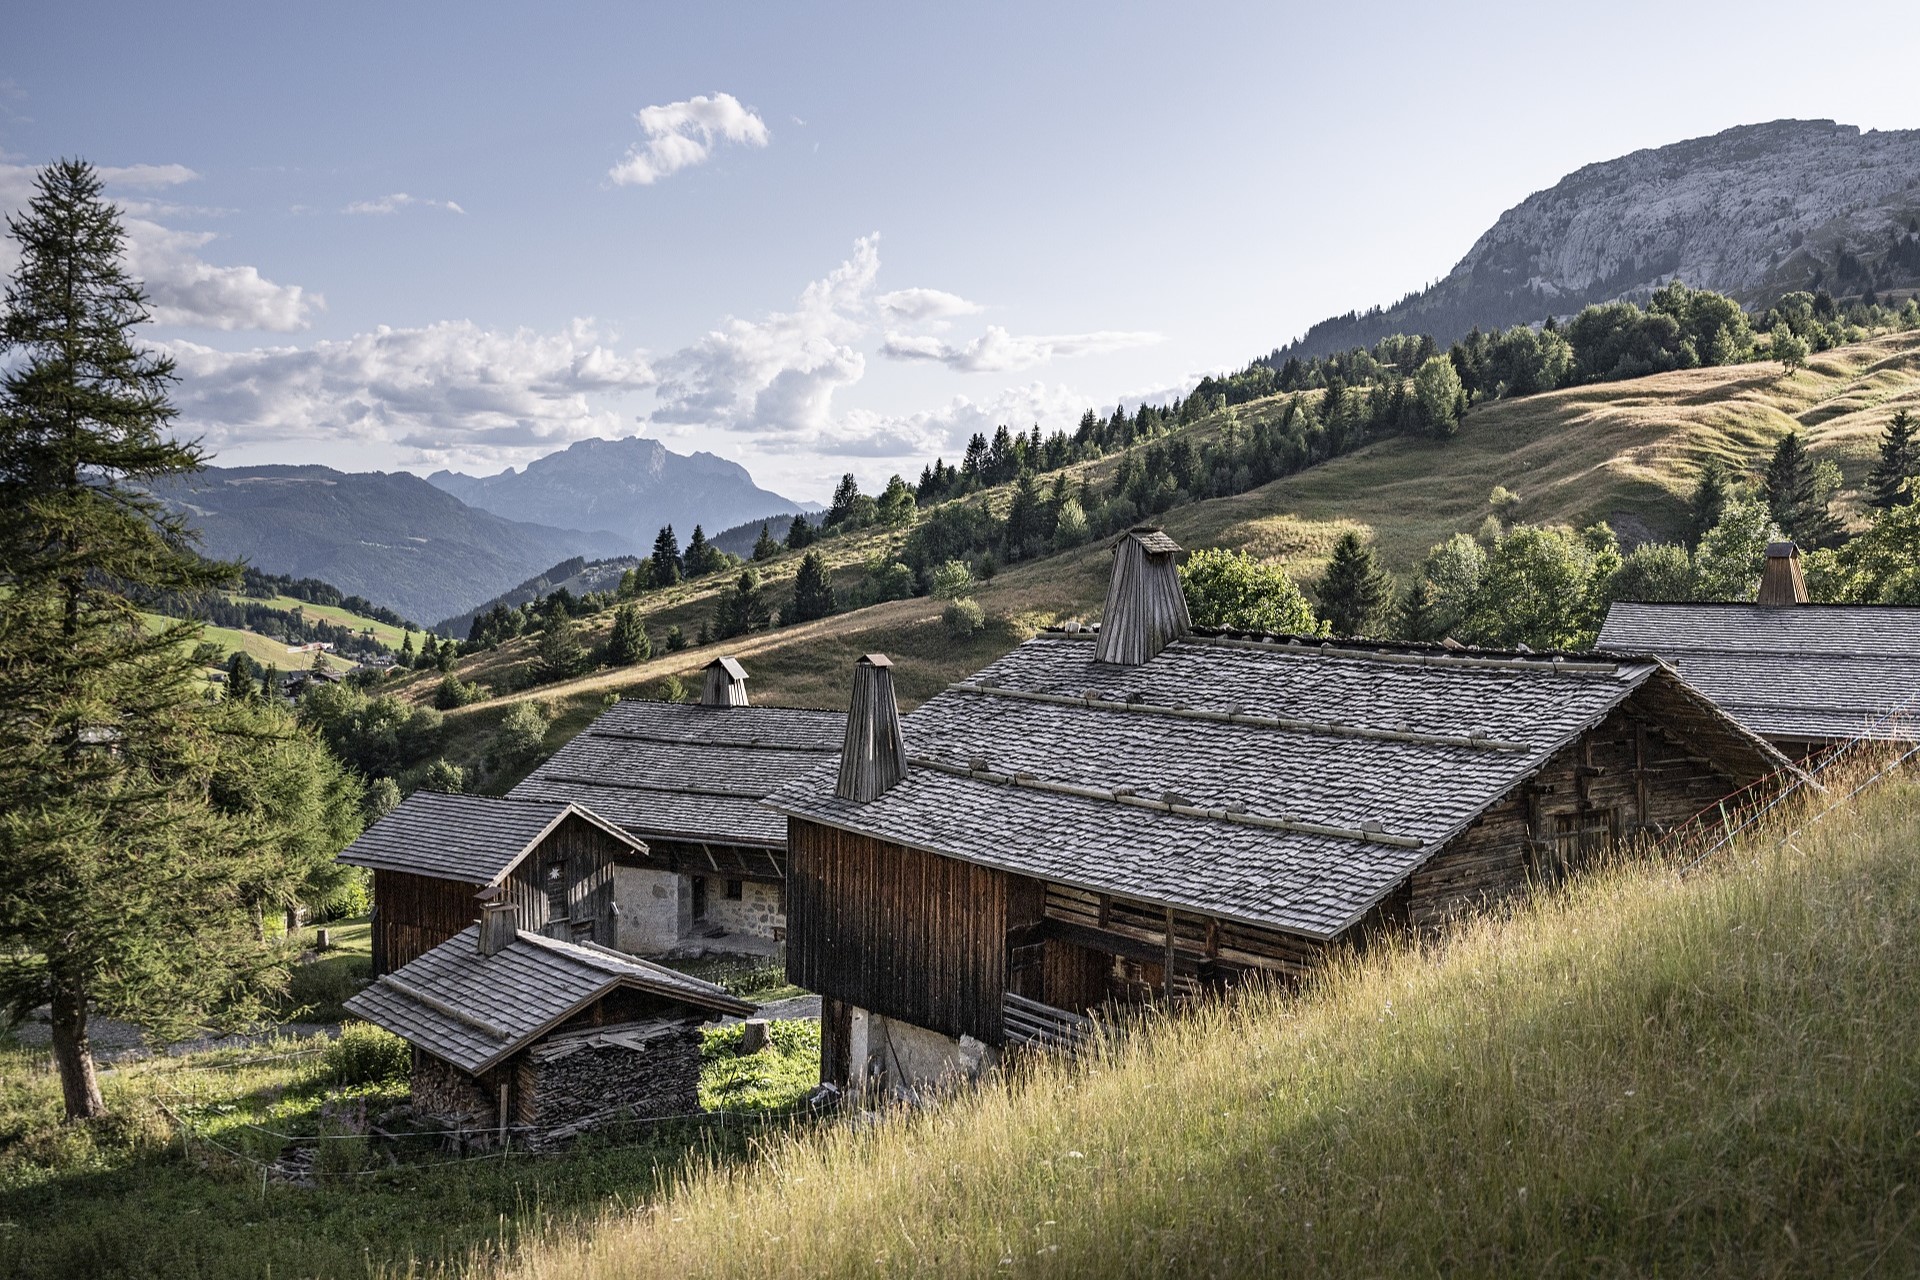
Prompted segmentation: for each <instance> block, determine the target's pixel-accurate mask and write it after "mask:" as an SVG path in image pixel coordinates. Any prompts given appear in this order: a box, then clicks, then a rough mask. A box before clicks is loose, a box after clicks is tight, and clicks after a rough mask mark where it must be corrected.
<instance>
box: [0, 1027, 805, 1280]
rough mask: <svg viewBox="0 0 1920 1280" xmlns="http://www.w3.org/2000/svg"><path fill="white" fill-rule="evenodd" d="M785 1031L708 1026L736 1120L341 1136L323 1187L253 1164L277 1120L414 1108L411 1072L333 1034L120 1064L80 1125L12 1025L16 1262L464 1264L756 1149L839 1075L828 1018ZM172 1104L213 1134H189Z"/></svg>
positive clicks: (3, 1045) (717, 1081) (93, 1273)
mask: <svg viewBox="0 0 1920 1280" xmlns="http://www.w3.org/2000/svg"><path fill="white" fill-rule="evenodd" d="M772 1030H773V1042H774V1043H773V1047H772V1048H771V1049H770V1050H766V1051H762V1052H760V1053H756V1054H751V1055H743V1054H740V1053H739V1052H738V1047H739V1039H740V1032H739V1029H738V1027H734V1028H730V1029H729V1028H716V1029H713V1030H710V1031H709V1032H708V1045H707V1051H706V1061H705V1064H704V1066H703V1069H702V1075H701V1094H702V1098H703V1101H706V1102H707V1104H708V1105H709V1106H710V1107H713V1108H723V1109H725V1110H726V1111H727V1112H728V1113H729V1119H728V1122H727V1124H726V1126H725V1127H720V1126H718V1125H716V1124H714V1123H711V1122H709V1123H707V1124H704V1125H693V1124H685V1123H682V1124H671V1125H667V1126H662V1127H657V1128H654V1129H651V1130H631V1131H627V1132H622V1133H612V1134H607V1135H599V1136H590V1137H588V1138H586V1139H583V1140H582V1141H581V1142H579V1143H578V1144H576V1145H575V1146H574V1147H573V1148H571V1149H570V1150H569V1151H567V1152H566V1153H564V1154H561V1155H557V1156H540V1157H535V1156H527V1155H513V1156H508V1157H506V1158H501V1157H500V1156H497V1155H496V1156H490V1157H487V1158H482V1159H469V1160H465V1161H462V1162H458V1163H450V1162H448V1158H447V1157H446V1156H445V1155H444V1154H442V1153H439V1152H437V1151H435V1150H433V1149H431V1148H429V1147H426V1146H424V1145H418V1144H409V1145H408V1147H407V1148H406V1149H405V1150H404V1151H403V1152H402V1156H401V1160H400V1163H398V1164H396V1165H390V1164H389V1163H388V1162H387V1161H386V1160H385V1158H384V1157H383V1156H381V1155H380V1153H379V1152H378V1151H377V1150H374V1151H369V1150H368V1149H367V1148H366V1147H365V1146H364V1144H362V1143H358V1142H354V1141H350V1140H349V1141H341V1140H332V1141H329V1142H327V1143H323V1144H321V1149H322V1150H324V1151H327V1152H328V1153H329V1155H328V1158H327V1160H326V1162H325V1163H323V1164H322V1166H321V1169H322V1171H323V1172H322V1174H321V1176H320V1177H319V1178H318V1183H317V1185H315V1186H310V1187H303V1186H293V1185H287V1184H283V1183H278V1182H275V1183H269V1184H263V1183H262V1180H261V1176H260V1171H259V1168H258V1167H257V1166H256V1165H255V1164H253V1163H250V1162H249V1161H250V1160H268V1161H270V1160H272V1159H273V1158H275V1157H276V1156H277V1155H279V1154H280V1153H281V1152H282V1151H283V1150H284V1149H285V1148H286V1147H287V1145H288V1144H287V1143H286V1141H284V1140H283V1139H281V1138H277V1137H274V1136H272V1134H273V1133H284V1134H292V1135H312V1134H315V1133H317V1132H320V1131H322V1129H323V1127H325V1126H326V1125H327V1122H326V1121H325V1120H324V1119H323V1116H322V1108H323V1107H328V1106H332V1107H335V1108H338V1107H340V1106H341V1105H342V1104H343V1103H344V1104H346V1105H347V1106H350V1107H357V1106H358V1105H360V1104H362V1103H364V1105H365V1106H366V1109H367V1111H368V1113H369V1114H372V1115H378V1114H380V1113H381V1112H382V1111H384V1110H387V1109H389V1108H392V1107H394V1106H396V1105H398V1104H399V1103H400V1102H402V1101H404V1099H405V1085H404V1083H402V1082H398V1081H389V1082H382V1083H375V1084H371V1085H361V1086H355V1087H351V1088H348V1087H342V1086H340V1085H337V1084H335V1083H334V1082H332V1081H331V1080H330V1079H329V1078H328V1074H327V1068H326V1065H325V1059H324V1057H323V1056H322V1054H321V1052H320V1047H321V1046H320V1042H316V1041H283V1042H280V1043H278V1044H276V1045H272V1046H268V1047H265V1048H253V1049H242V1050H230V1051H225V1052H222V1053H212V1054H197V1055H193V1056H191V1057H186V1058H170V1059H160V1060H154V1061H148V1062H143V1063H138V1064H134V1065H131V1066H126V1067H122V1068H119V1069H117V1070H113V1071H109V1072H107V1073H106V1074H105V1076H104V1079H103V1081H102V1087H103V1089H104V1091H105V1093H106V1096H107V1100H108V1103H109V1105H110V1106H111V1107H112V1109H113V1112H114V1114H113V1116H112V1117H111V1118H109V1119H108V1120H106V1121H102V1122H99V1123H97V1124H93V1125H64V1124H61V1123H60V1122H59V1118H58V1117H59V1088H58V1085H57V1083H56V1081H55V1080H54V1077H53V1075H52V1072H51V1068H50V1063H49V1059H48V1056H47V1054H46V1053H45V1052H44V1051H27V1050H24V1049H19V1048H15V1047H11V1046H10V1044H9V1043H8V1042H7V1041H6V1040H5V1038H4V1037H0V1276H6V1277H63V1278H64V1277H75V1278H76V1280H79V1278H84V1280H114V1278H120V1277H125V1278H127V1280H145V1278H147V1277H155V1276H166V1277H170V1278H172V1277H179V1278H181V1280H185V1278H187V1277H234V1278H236V1280H238V1278H241V1277H246V1278H248V1280H252V1278H255V1277H262V1276H286V1277H299V1276H326V1277H342V1276H364V1275H392V1274H406V1273H409V1272H410V1271H411V1270H412V1269H414V1268H416V1267H426V1268H434V1269H438V1267H439V1266H440V1265H441V1264H449V1265H457V1266H460V1267H462V1268H464V1267H466V1266H468V1265H469V1264H471V1263H472V1262H473V1261H474V1260H476V1259H486V1258H489V1257H496V1256H500V1255H501V1254H503V1253H504V1252H505V1251H508V1250H511V1249H513V1248H515V1247H517V1245H518V1244H519V1243H520V1242H521V1241H522V1240H523V1239H524V1238H526V1237H527V1236H528V1235H529V1233H544V1232H547V1231H553V1230H563V1229H564V1224H565V1223H566V1222H569V1221H572V1220H575V1219H580V1218H585V1217H591V1216H596V1215H598V1214H601V1213H605V1212H608V1211H610V1210H612V1209H613V1208H614V1207H615V1206H618V1205H621V1204H637V1203H639V1202H640V1201H642V1200H643V1199H645V1198H647V1197H650V1196H654V1195H657V1194H659V1193H660V1191H661V1189H662V1188H663V1187H665V1186H669V1185H671V1184H672V1183H674V1182H675V1181H677V1180H678V1179H679V1178H680V1177H681V1176H683V1172H684V1170H685V1169H686V1168H687V1167H688V1161H689V1158H690V1157H697V1158H698V1162H699V1164H700V1165H701V1166H702V1167H709V1166H714V1165H718V1166H726V1165H729V1164H733V1163H738V1162H741V1161H744V1160H747V1159H749V1158H751V1153H752V1151H753V1149H754V1147H753V1144H754V1142H755V1141H756V1140H763V1139H764V1138H765V1137H766V1136H767V1135H769V1134H773V1133H778V1132H781V1131H782V1129H783V1127H784V1126H786V1125H788V1124H790V1123H795V1122H792V1121H787V1120H783V1119H780V1118H778V1115H777V1113H780V1112H782V1111H783V1110H786V1109H790V1108H791V1107H792V1106H793V1105H794V1104H796V1103H797V1102H799V1101H800V1100H801V1099H804V1097H805V1096H806V1094H807V1093H808V1091H810V1090H811V1089H812V1088H813V1086H814V1084H815V1082H816V1081H817V1080H818V1079H819V1031H818V1026H817V1024H812V1023H787V1022H777V1023H775V1024H774V1026H773V1029H772ZM169 1111H171V1112H172V1113H173V1115H176V1116H180V1117H184V1118H185V1119H186V1120H187V1121H188V1122H189V1123H190V1124H191V1125H192V1126H193V1128H194V1130H195V1132H196V1133H197V1134H198V1135H199V1136H197V1137H196V1138H194V1139H193V1140H192V1141H191V1142H190V1143H188V1144H183V1143H182V1141H181V1138H180V1136H179V1132H178V1129H177V1126H176V1124H175V1121H174V1119H173V1118H172V1116H170V1115H169V1114H168V1112H169ZM756 1116H761V1117H765V1118H764V1119H756V1118H755V1117H756ZM263 1130H264V1131H271V1132H263ZM416 1146H417V1149H416ZM229 1151H231V1152H233V1153H237V1154H229ZM241 1157H245V1158H241Z"/></svg>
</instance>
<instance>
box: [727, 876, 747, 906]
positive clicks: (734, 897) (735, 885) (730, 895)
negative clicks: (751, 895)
mask: <svg viewBox="0 0 1920 1280" xmlns="http://www.w3.org/2000/svg"><path fill="white" fill-rule="evenodd" d="M745 893H746V886H745V884H743V883H742V882H741V881H738V880H729V881H727V900H728V901H730V902H738V901H740V899H741V897H742V896H743V895H744V894H745Z"/></svg>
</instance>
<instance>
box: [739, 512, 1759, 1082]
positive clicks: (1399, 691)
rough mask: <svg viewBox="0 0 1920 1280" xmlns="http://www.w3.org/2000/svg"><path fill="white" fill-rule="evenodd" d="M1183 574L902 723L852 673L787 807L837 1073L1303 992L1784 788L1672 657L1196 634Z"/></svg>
mask: <svg viewBox="0 0 1920 1280" xmlns="http://www.w3.org/2000/svg"><path fill="white" fill-rule="evenodd" d="M1177 550H1178V549H1177V548H1176V547H1174V545H1173V543H1172V542H1171V540H1170V539H1168V538H1166V536H1165V535H1164V534H1161V533H1158V532H1157V531H1152V530H1136V531H1134V532H1133V533H1131V534H1128V535H1126V536H1124V537H1122V538H1121V539H1120V541H1119V543H1118V544H1117V548H1116V555H1117V559H1118V561H1119V563H1118V565H1117V566H1116V570H1115V573H1114V578H1113V583H1112V586H1111V588H1110V591H1109V596H1108V601H1107V607H1106V618H1107V620H1108V621H1107V623H1106V624H1105V625H1104V626H1103V627H1102V628H1100V629H1097V630H1082V629H1079V628H1077V627H1074V626H1071V625H1069V626H1068V627H1066V628H1061V629H1055V630H1052V631H1048V632H1046V633H1044V634H1042V635H1040V636H1038V637H1036V638H1034V639H1032V640H1029V641H1028V642H1027V643H1025V644H1023V645H1021V646H1020V647H1019V648H1018V649H1016V650H1014V651H1013V652H1012V653H1010V654H1008V655H1006V656H1005V657H1003V658H1001V659H1000V660H999V661H997V662H995V663H993V664H992V665H990V666H988V667H987V668H986V669H985V670H983V671H981V672H979V673H978V674H977V675H975V676H974V677H973V678H972V679H970V680H967V681H964V682H961V683H958V684H954V685H952V686H950V687H949V688H948V689H947V690H946V691H945V692H943V693H941V694H939V695H937V696H936V697H934V698H933V699H931V700H930V701H928V702H927V703H925V704H924V705H922V706H921V707H920V708H919V709H917V710H916V711H914V712H913V713H912V714H911V715H909V716H907V717H905V718H904V719H902V720H896V719H895V718H894V717H895V716H896V714H897V713H896V712H895V711H894V699H893V696H892V692H891V673H890V670H889V668H888V665H887V664H886V662H885V659H883V658H879V657H877V656H873V657H869V658H865V659H862V660H861V662H860V664H859V665H858V667H857V668H856V674H855V684H854V693H853V703H852V705H853V714H852V716H851V718H850V720H849V723H848V726H847V734H846V743H847V745H846V749H845V755H844V757H843V760H842V762H841V769H840V771H839V773H838V775H837V776H836V775H835V773H834V772H833V771H831V770H824V771H822V772H821V773H819V774H816V775H814V776H813V777H811V778H809V779H807V780H805V781H804V782H803V783H801V784H799V785H796V786H794V787H790V788H788V789H787V790H785V791H782V792H780V793H778V794H776V795H775V796H773V797H772V798H771V799H770V800H769V803H770V804H771V805H773V806H775V807H777V808H779V809H781V810H782V811H784V812H785V813H786V814H787V815H788V819H789V823H788V848H789V855H788V856H789V869H788V874H789V880H788V896H789V902H790V919H791V920H792V921H793V926H792V931H791V934H790V938H789V945H788V952H787V972H788V976H789V978H790V979H791V980H792V981H794V982H796V983H798V984H800V985H801V986H804V987H807V988H809V989H811V990H814V991H818V992H820V993H821V994H822V995H823V996H824V997H825V1009H824V1014H823V1040H824V1050H823V1061H822V1074H823V1078H825V1079H827V1080H829V1081H833V1082H835V1083H840V1084H856V1085H857V1084H870V1083H873V1082H874V1081H875V1080H876V1079H883V1080H886V1081H889V1082H891V1083H892V1084H895V1085H900V1086H905V1087H912V1085H913V1084H914V1083H915V1082H917V1081H924V1080H926V1079H929V1078H932V1077H935V1076H938V1075H940V1074H943V1073H950V1072H954V1071H962V1072H964V1071H967V1070H970V1069H972V1067H973V1066H974V1065H976V1064H977V1063H979V1062H981V1061H985V1060H987V1059H989V1058H991V1057H992V1056H993V1054H994V1053H995V1052H997V1051H998V1049H999V1048H1000V1047H1001V1046H1004V1045H1006V1044H1009V1043H1016V1044H1018V1043H1032V1042H1040V1043H1048V1042H1053V1041H1057V1040H1067V1041H1071V1040H1072V1039H1073V1038H1074V1037H1075V1036H1076V1035H1077V1034H1079V1032H1080V1031H1081V1030H1082V1029H1083V1028H1084V1027H1085V1025H1086V1023H1085V1021H1084V1015H1085V1014H1087V1013H1088V1011H1090V1010H1095V1009H1099V1008H1101V1007H1103V1006H1109V1005H1113V1004H1126V1003H1130V1002H1138V1001H1144V1000H1150V999H1165V998H1169V997H1171V998H1175V999H1178V998H1183V997H1191V996H1194V995H1197V994H1199V993H1201V992H1204V991H1211V990H1220V989H1225V988H1230V987H1232V986H1234V985H1235V984H1236V983H1239V982H1241V981H1243V980H1244V979H1246V978H1247V977H1248V976H1249V975H1254V974H1269V975H1278V976H1281V977H1293V976H1297V975H1300V974H1302V973H1303V972H1305V971H1306V970H1307V969H1308V968H1309V967H1311V966H1312V965H1314V964H1315V963H1316V962H1317V961H1318V960H1319V959H1320V958H1321V957H1322V956H1323V955H1324V953H1325V952H1326V950H1327V948H1328V947H1329V945H1330V944H1333V943H1335V942H1339V941H1342V940H1358V939H1362V938H1364V937H1366V936H1368V935H1369V933H1370V932H1371V931H1372V930H1375V929H1378V928H1382V927H1407V926H1426V925H1432V924H1435V923H1438V922H1440V921H1444V920H1446V919H1448V918H1449V917H1451V916H1454V915H1455V914H1457V913H1459V912H1461V911H1464V910H1466V909H1468V908H1470V907H1472V906H1474V905H1475V904H1478V903H1482V902H1485V901H1487V900H1489V899H1497V898H1500V897H1503V896H1506V895H1509V894H1514V893H1517V892H1519V891H1521V890H1523V889H1524V888H1525V887H1526V886H1527V885H1529V884H1530V883H1531V882H1534V881H1537V880H1551V879H1555V878H1557V877H1560V876H1562V875H1565V874H1567V873H1568V872H1570V871H1573V870H1575V869H1577V868H1579V867H1580V866H1581V865H1583V864H1584V863H1586V862H1587V861H1588V860H1589V859H1591V858H1592V857H1594V855H1595V854H1596V853H1598V852H1599V851H1600V850H1602V849H1604V848H1606V847H1608V846H1610V845H1612V844H1614V843H1616V842H1618V841H1620V840H1623V839H1626V838H1629V837H1632V836H1635V835H1638V834H1640V833H1649V832H1658V831H1661V830H1662V829H1664V828H1666V827H1668V826H1669V825H1671V824H1675V823H1678V822H1680V821H1682V820H1684V819H1686V818H1688V817H1691V816H1692V815H1694V814H1695V813H1697V812H1699V811H1700V810H1702V809H1703V808H1707V807H1710V806H1712V805H1714V804H1715V803H1716V802H1718V801H1719V800H1720V799H1721V798H1722V797H1725V796H1727V795H1728V794H1729V793H1731V792H1734V791H1736V790H1738V789H1740V788H1742V787H1745V786H1747V785H1748V784H1751V783H1755V782H1757V781H1760V780H1762V779H1764V778H1767V777H1768V776H1769V775H1771V774H1774V773H1775V772H1776V771H1780V770H1789V771H1790V770H1791V769H1792V766H1791V765H1790V764H1789V762H1788V761H1787V760H1785V759H1784V758H1783V757H1782V756H1781V755H1780V754H1779V753H1778V752H1777V751H1775V750H1774V749H1773V748H1772V747H1770V746H1769V745H1768V744H1767V743H1766V742H1764V741H1762V740H1761V739H1760V738H1758V737H1756V736H1755V735H1754V734H1752V733H1751V732H1749V731H1748V730H1746V729H1744V728H1742V727H1741V726H1740V725H1739V724H1738V723H1736V722H1735V721H1733V720H1732V719H1730V718H1729V717H1728V716H1727V715H1726V714H1725V713H1723V712H1722V711H1721V710H1719V709H1718V708H1717V707H1715V706H1714V705H1713V703H1712V702H1710V701H1709V700H1708V699H1707V698H1705V697H1704V696H1702V695H1701V694H1699V693H1697V692H1695V691H1694V690H1693V689H1692V688H1691V687H1689V686H1688V685H1687V684H1686V683H1685V682H1684V681H1682V680H1681V679H1680V678H1679V676H1678V675H1676V674H1675V673H1674V671H1673V670H1672V669H1671V668H1670V667H1668V666H1666V665H1665V664H1663V663H1661V662H1659V661H1658V660H1656V659H1652V658H1645V657H1632V656H1620V655H1609V654H1592V655H1556V654H1537V653H1536V654H1525V653H1522V654H1496V653H1472V652H1469V653H1455V652H1452V651H1448V650H1444V649H1437V648H1436V649H1412V650H1410V649H1408V648H1407V647H1406V646H1399V647H1395V646H1388V645H1371V644H1364V643H1346V642H1342V643H1338V644H1335V643H1324V642H1321V641H1318V640H1304V639H1287V638H1283V637H1267V636H1243V635H1232V634H1220V633H1211V634H1193V633H1192V629H1191V627H1190V625H1189V623H1188V620H1187V615H1186V607H1185V603H1184V600H1183V599H1182V598H1181V596H1180V594H1179V592H1180V588H1179V583H1178V580H1177V577H1176V576H1175V572H1174V554H1175V553H1176V552H1177Z"/></svg>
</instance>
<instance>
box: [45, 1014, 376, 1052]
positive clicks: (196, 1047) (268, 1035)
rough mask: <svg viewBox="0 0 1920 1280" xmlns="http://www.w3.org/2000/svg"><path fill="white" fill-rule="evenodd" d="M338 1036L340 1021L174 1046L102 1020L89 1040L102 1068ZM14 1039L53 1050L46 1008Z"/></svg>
mask: <svg viewBox="0 0 1920 1280" xmlns="http://www.w3.org/2000/svg"><path fill="white" fill-rule="evenodd" d="M339 1034H340V1024H339V1023H337V1022H284V1023H279V1024H276V1025H274V1026H272V1027H268V1028H265V1029H263V1030H260V1031H257V1032H250V1033H248V1034H245V1035H230V1036H216V1035H199V1036H190V1037H188V1038H187V1039H185V1040H178V1041H175V1042H173V1043H171V1044H154V1043H152V1042H151V1041H149V1040H148V1038H147V1036H146V1033H145V1032H143V1031H141V1030H140V1028H138V1027H136V1026H134V1025H133V1024H132V1023H130V1022H122V1021H120V1020H119V1019H118V1018H101V1017H94V1018H90V1019H88V1021H87V1038H88V1039H89V1040H91V1041H92V1042H93V1057H94V1061H96V1062H98V1063H100V1064H101V1065H102V1066H112V1065H113V1064H115V1063H119V1062H139V1061H141V1060H142V1059H145V1058H152V1057H158V1056H161V1055H165V1056H167V1057H173V1058H178V1057H181V1056H183V1055H185V1054H189V1053H204V1052H206V1051H207V1050H209V1049H239V1048H245V1047H247V1046H250V1045H259V1044H270V1043H272V1042H273V1041H275V1040H288V1039H298V1038H305V1037H309V1036H317V1035H326V1036H336V1035H339ZM13 1038H14V1040H15V1041H17V1042H18V1043H20V1044H22V1045H27V1046H30V1047H34V1048H47V1047H50V1046H51V1045H52V1044H53V1028H52V1027H51V1026H50V1025H49V1023H48V1020H47V1011H46V1010H45V1009H44V1008H41V1009H35V1010H34V1011H33V1012H32V1013H31V1014H29V1015H28V1016H27V1020H26V1021H25V1022H22V1023H21V1024H20V1025H19V1026H17V1027H15V1028H14V1029H13Z"/></svg>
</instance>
